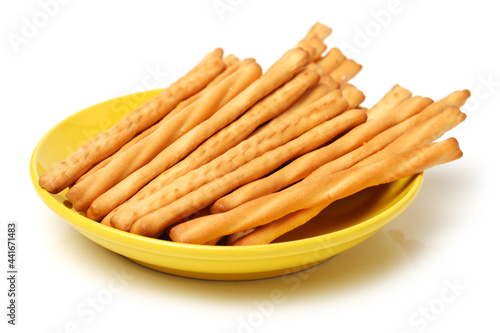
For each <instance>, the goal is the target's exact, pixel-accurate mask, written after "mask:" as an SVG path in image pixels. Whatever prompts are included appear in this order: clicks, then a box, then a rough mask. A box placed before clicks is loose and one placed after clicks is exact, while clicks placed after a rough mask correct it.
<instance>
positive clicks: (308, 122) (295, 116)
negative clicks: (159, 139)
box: [111, 90, 348, 235]
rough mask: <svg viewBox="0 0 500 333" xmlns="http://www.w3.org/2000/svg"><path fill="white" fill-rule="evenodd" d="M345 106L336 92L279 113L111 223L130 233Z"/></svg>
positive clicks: (139, 202)
mask: <svg viewBox="0 0 500 333" xmlns="http://www.w3.org/2000/svg"><path fill="white" fill-rule="evenodd" d="M347 106H348V104H347V101H346V100H345V99H344V98H343V97H342V94H341V93H340V91H338V90H335V91H332V92H331V93H330V94H328V95H326V96H324V97H323V98H321V99H320V100H318V101H317V102H315V103H313V104H311V105H309V106H308V107H305V108H302V109H299V110H296V112H294V113H292V114H289V113H288V112H286V113H284V114H281V115H280V116H278V117H276V118H274V119H273V120H271V121H270V122H269V123H267V124H266V125H265V126H264V128H265V129H264V130H263V131H261V132H260V133H259V134H258V135H255V136H252V137H250V138H248V139H247V140H244V141H242V142H240V143H239V144H238V145H237V146H235V147H233V148H231V149H229V150H228V151H226V152H225V153H224V154H222V155H220V156H218V157H217V158H215V159H214V160H212V161H210V162H209V163H206V164H204V165H202V166H201V167H199V168H198V169H195V170H192V171H190V172H188V173H187V174H185V175H184V176H182V177H179V178H177V179H176V180H175V181H174V182H172V183H170V184H169V185H167V186H165V187H163V188H162V189H160V190H159V191H157V192H156V193H154V194H152V195H150V196H148V197H146V198H144V199H143V200H140V201H138V202H135V203H133V204H129V205H127V206H126V207H125V208H124V209H123V210H121V211H119V212H118V211H117V212H115V214H114V215H113V216H112V218H111V224H112V225H113V226H114V227H115V228H118V229H121V230H130V227H131V226H132V223H133V222H134V220H135V219H138V218H140V217H142V216H144V215H146V214H149V213H150V212H152V211H154V210H156V209H159V208H161V207H163V206H166V205H168V204H170V203H171V202H173V201H174V200H177V199H178V198H180V197H182V196H183V195H186V194H187V193H189V192H191V191H193V190H194V189H196V188H199V187H200V186H202V185H204V184H206V183H208V182H210V181H212V180H214V179H216V178H219V177H221V176H222V175H225V174H228V173H230V172H232V171H233V170H235V169H237V168H238V167H240V166H242V165H243V164H245V163H247V162H248V161H250V160H252V159H254V158H256V157H257V156H260V155H262V154H263V153H265V152H267V151H269V150H272V149H274V148H276V147H278V146H280V145H283V144H285V143H287V142H288V141H290V140H292V139H294V138H296V137H297V136H299V135H301V134H303V133H305V132H306V131H308V130H310V129H311V128H313V127H315V126H317V125H318V124H320V123H322V122H324V121H326V120H328V119H331V118H333V117H335V116H336V115H338V114H339V113H341V112H342V111H344V110H346V108H347ZM188 215H189V214H188ZM186 216H187V215H186ZM184 217H185V216H184ZM150 235H151V234H150Z"/></svg>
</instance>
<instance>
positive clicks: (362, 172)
mask: <svg viewBox="0 0 500 333" xmlns="http://www.w3.org/2000/svg"><path fill="white" fill-rule="evenodd" d="M461 156H462V152H461V150H460V148H459V146H458V142H457V141H456V139H454V138H449V139H447V140H445V141H442V142H439V143H430V144H427V145H423V146H419V147H416V148H413V149H410V150H406V151H404V152H401V153H398V154H396V155H393V156H391V157H389V158H387V159H385V160H383V161H381V162H379V163H375V164H370V165H365V166H359V167H353V168H350V169H347V170H344V171H341V172H337V173H335V174H331V175H328V176H325V177H322V178H320V179H318V180H315V181H305V182H300V183H298V184H296V185H293V186H291V187H289V188H288V189H286V190H283V191H281V192H277V193H273V194H269V195H266V196H264V197H261V198H258V199H255V200H252V201H249V202H247V203H245V204H243V205H241V206H239V207H237V208H235V209H232V210H230V211H228V212H225V213H221V214H215V215H208V216H205V217H201V218H198V219H194V220H191V221H188V222H184V223H181V224H179V225H177V226H175V227H174V228H172V229H171V230H170V234H169V235H170V238H171V239H172V240H174V241H176V242H181V243H195V244H203V243H204V242H206V241H209V240H211V239H214V238H216V237H220V236H223V235H229V234H233V233H235V232H239V231H243V230H247V229H250V228H255V227H258V226H261V225H265V224H267V223H269V222H272V221H275V220H277V219H279V218H282V217H283V216H286V215H287V214H290V213H293V212H295V211H298V210H301V209H307V208H311V207H317V206H320V205H326V204H330V203H332V202H334V201H336V200H339V199H342V198H345V197H347V196H349V195H352V194H354V193H356V192H359V191H361V190H363V189H365V188H367V187H371V186H376V185H380V184H385V183H389V182H392V181H395V180H398V179H401V178H404V177H408V176H411V175H414V174H416V173H419V172H422V171H424V170H426V169H428V168H430V167H433V166H435V165H438V164H443V163H447V162H451V161H453V160H456V159H458V158H460V157H461Z"/></svg>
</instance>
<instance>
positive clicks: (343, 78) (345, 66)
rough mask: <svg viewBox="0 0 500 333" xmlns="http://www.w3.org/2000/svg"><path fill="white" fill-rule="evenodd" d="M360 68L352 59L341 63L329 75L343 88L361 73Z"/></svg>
mask: <svg viewBox="0 0 500 333" xmlns="http://www.w3.org/2000/svg"><path fill="white" fill-rule="evenodd" d="M361 68H362V66H361V65H360V64H358V63H357V62H355V61H354V60H352V59H347V60H345V61H343V62H342V63H341V64H340V65H339V66H338V67H337V68H335V69H334V70H333V71H332V72H330V75H331V76H332V78H333V79H334V80H335V81H337V82H338V83H339V84H340V87H343V86H345V85H346V84H347V82H349V81H350V80H351V79H352V78H354V77H355V76H356V74H358V73H359V72H360V71H361Z"/></svg>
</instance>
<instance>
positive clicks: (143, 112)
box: [38, 49, 225, 193]
mask: <svg viewBox="0 0 500 333" xmlns="http://www.w3.org/2000/svg"><path fill="white" fill-rule="evenodd" d="M224 68H225V65H224V62H223V61H222V50H221V49H217V50H215V51H213V52H211V53H209V54H207V55H206V56H205V57H204V58H203V59H202V60H201V62H200V63H198V64H197V65H196V66H195V67H194V68H193V69H192V70H190V71H189V72H188V73H187V74H186V75H185V76H183V77H181V78H180V79H179V80H177V81H176V82H174V83H173V84H171V85H170V86H169V87H168V88H166V89H165V90H164V91H163V92H162V93H160V94H159V95H157V96H156V97H154V98H153V99H151V100H149V101H148V102H146V103H144V104H143V105H141V106H140V107H138V108H137V109H135V110H133V111H132V112H130V113H129V114H128V115H126V116H125V117H124V118H123V119H122V120H121V121H120V122H119V123H118V124H116V125H115V126H113V127H111V128H110V129H108V130H106V131H104V132H102V133H101V134H99V135H97V136H96V137H94V138H92V139H90V140H89V141H87V142H86V143H84V144H83V145H82V146H80V147H79V148H78V149H77V150H76V151H75V152H74V153H73V154H71V155H70V156H69V157H68V158H66V159H65V160H64V161H62V162H60V163H58V164H56V165H54V166H52V167H51V168H49V169H48V170H47V171H46V172H45V173H44V174H43V175H42V176H41V177H40V179H39V181H38V182H39V185H40V186H41V187H43V188H44V189H46V190H47V191H48V192H50V193H58V192H60V191H62V190H63V189H65V188H66V187H68V186H70V185H71V184H73V183H74V182H75V181H76V180H77V179H78V177H80V176H81V175H82V174H83V173H85V172H86V171H87V170H88V169H89V168H90V167H91V166H92V165H94V164H96V163H98V162H100V161H101V160H103V159H105V158H106V157H108V156H110V155H111V154H113V153H114V152H115V151H117V150H118V149H120V147H121V146H122V145H124V144H125V143H126V142H127V141H129V140H130V139H132V138H133V137H134V136H135V135H136V134H137V133H139V132H141V131H143V130H144V129H146V128H148V127H150V126H152V125H153V124H154V123H156V122H157V121H159V120H160V119H161V118H162V117H163V116H165V114H167V113H168V112H169V111H171V110H172V109H173V108H174V107H175V106H176V105H177V104H178V103H179V102H180V101H182V100H184V99H186V98H188V97H189V96H191V95H193V94H195V93H196V92H198V91H200V90H201V89H202V88H203V87H204V86H206V85H207V83H208V82H210V81H211V80H212V79H213V78H214V77H215V76H217V75H218V74H219V73H220V72H221V71H222V70H223V69H224Z"/></svg>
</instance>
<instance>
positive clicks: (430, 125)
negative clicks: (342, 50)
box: [233, 106, 465, 245]
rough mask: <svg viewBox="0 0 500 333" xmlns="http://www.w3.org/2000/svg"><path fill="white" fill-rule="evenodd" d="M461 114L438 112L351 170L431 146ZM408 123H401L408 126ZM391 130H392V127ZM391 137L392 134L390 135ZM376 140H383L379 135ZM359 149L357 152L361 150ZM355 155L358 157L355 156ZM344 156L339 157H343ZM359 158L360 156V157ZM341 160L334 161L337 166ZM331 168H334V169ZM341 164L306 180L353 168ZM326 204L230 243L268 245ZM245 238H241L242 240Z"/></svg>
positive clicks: (452, 109) (455, 110)
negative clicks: (424, 146)
mask: <svg viewBox="0 0 500 333" xmlns="http://www.w3.org/2000/svg"><path fill="white" fill-rule="evenodd" d="M421 114H422V113H420V114H418V115H416V116H413V117H412V118H417V117H418V116H420V115H421ZM464 119H465V114H463V113H462V112H460V109H459V108H458V107H456V106H450V107H448V108H447V109H445V110H443V111H441V112H439V113H438V114H436V115H434V116H432V117H430V118H428V119H427V120H424V121H422V122H420V123H418V125H416V126H414V127H413V128H412V129H411V130H408V131H406V132H404V133H403V134H402V135H400V136H398V137H397V138H396V139H395V140H394V141H392V142H391V143H390V144H388V145H387V146H385V147H384V148H383V149H381V150H379V151H378V152H377V153H375V154H372V155H370V156H369V157H368V158H365V159H361V162H358V163H356V164H354V166H355V167H356V166H362V165H369V164H374V163H377V162H380V161H383V160H384V159H386V158H389V157H390V156H392V155H395V154H397V153H399V152H402V151H405V150H408V149H411V148H414V147H418V146H420V145H423V144H428V143H431V142H432V141H434V140H436V139H438V138H439V137H441V136H442V135H443V134H444V133H446V132H447V131H448V130H450V129H452V128H453V127H455V126H457V125H458V124H459V123H461V122H462V121H464ZM409 120H410V119H408V120H407V121H405V122H408V121H409ZM399 125H402V123H401V124H398V125H397V126H395V127H398V126H399ZM393 128H394V127H393ZM393 128H391V129H389V130H387V131H386V132H387V134H388V132H392V129H393ZM394 134H395V133H394ZM379 136H384V135H383V134H381V135H379ZM371 141H374V142H379V141H381V140H377V137H375V138H374V139H372V140H371ZM370 144H371V142H370V143H368V144H366V145H364V146H363V147H365V146H367V145H370ZM363 147H360V148H358V150H359V149H362V148H363ZM358 155H359V153H358ZM345 156H346V155H344V156H343V157H345ZM361 158H362V156H361ZM340 160H342V158H340V159H338V160H336V161H334V162H340ZM333 164H337V165H336V166H334V165H333ZM339 164H341V163H332V165H330V166H329V167H327V166H326V165H325V167H326V168H323V170H321V169H322V168H320V169H318V170H316V172H313V173H312V174H311V175H309V177H307V178H306V179H320V178H321V177H323V176H325V175H328V174H331V173H334V172H337V171H339V170H345V169H346V168H348V167H351V166H352V165H353V163H352V162H347V161H346V160H345V159H344V163H343V164H344V165H339ZM327 206H328V204H325V205H321V206H317V207H312V208H308V209H303V210H300V211H297V212H294V213H291V214H288V215H286V216H285V217H283V218H280V219H278V220H276V221H273V222H271V223H269V224H267V225H264V226H262V227H259V228H257V229H255V230H253V231H251V232H248V233H246V235H248V237H245V238H243V236H242V237H239V238H238V240H235V241H233V243H234V245H256V244H268V243H270V242H272V241H273V240H275V239H276V238H278V237H279V236H281V235H283V234H285V233H287V232H289V231H291V230H293V229H295V228H296V227H298V226H300V225H302V224H304V223H306V222H307V221H309V220H310V219H312V218H313V217H315V216H316V215H318V214H319V213H320V212H321V211H323V209H325V208H326V207H327ZM246 235H245V236H246Z"/></svg>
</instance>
